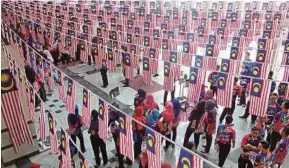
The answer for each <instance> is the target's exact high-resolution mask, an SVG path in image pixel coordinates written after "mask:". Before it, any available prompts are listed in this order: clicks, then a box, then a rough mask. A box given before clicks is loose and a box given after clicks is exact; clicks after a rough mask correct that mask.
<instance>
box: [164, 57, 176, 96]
mask: <svg viewBox="0 0 289 168" xmlns="http://www.w3.org/2000/svg"><path fill="white" fill-rule="evenodd" d="M173 73H174V72H173V70H172V67H171V63H170V62H164V86H163V89H164V90H167V91H172V90H174V76H175V75H174V74H173Z"/></svg>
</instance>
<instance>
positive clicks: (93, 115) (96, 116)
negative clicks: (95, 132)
mask: <svg viewBox="0 0 289 168" xmlns="http://www.w3.org/2000/svg"><path fill="white" fill-rule="evenodd" d="M91 119H92V120H98V112H97V111H96V110H95V109H93V110H92V111H91Z"/></svg>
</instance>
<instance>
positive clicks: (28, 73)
mask: <svg viewBox="0 0 289 168" xmlns="http://www.w3.org/2000/svg"><path fill="white" fill-rule="evenodd" d="M24 69H25V74H26V78H27V80H28V81H29V82H30V84H31V85H33V83H34V82H35V75H36V74H35V71H34V69H33V68H32V67H31V66H30V65H29V64H28V63H27V62H25V67H24Z"/></svg>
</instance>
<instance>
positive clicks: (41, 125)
mask: <svg viewBox="0 0 289 168" xmlns="http://www.w3.org/2000/svg"><path fill="white" fill-rule="evenodd" d="M39 99H40V100H41V98H39ZM44 113H45V112H44V102H43V101H42V100H41V103H40V114H39V122H38V123H39V128H38V132H39V138H40V139H41V140H45V139H46V136H45V117H44Z"/></svg>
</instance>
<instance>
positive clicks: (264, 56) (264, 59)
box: [256, 49, 272, 63]
mask: <svg viewBox="0 0 289 168" xmlns="http://www.w3.org/2000/svg"><path fill="white" fill-rule="evenodd" d="M271 56H272V50H268V49H258V50H257V57H256V62H261V63H270V61H272V60H271Z"/></svg>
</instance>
